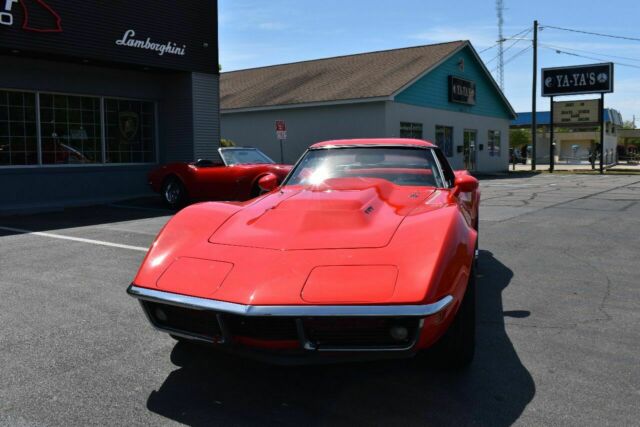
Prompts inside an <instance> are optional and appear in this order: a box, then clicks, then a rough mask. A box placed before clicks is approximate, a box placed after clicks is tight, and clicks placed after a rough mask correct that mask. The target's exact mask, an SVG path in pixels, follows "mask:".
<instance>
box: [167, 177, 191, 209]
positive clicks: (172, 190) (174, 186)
mask: <svg viewBox="0 0 640 427" xmlns="http://www.w3.org/2000/svg"><path fill="white" fill-rule="evenodd" d="M161 194H162V198H163V200H164V202H165V203H166V204H167V205H168V206H169V207H171V208H173V209H178V208H181V207H182V206H184V205H185V204H186V202H187V191H186V189H185V188H184V184H182V182H181V181H180V180H179V179H178V178H176V177H174V176H171V177H169V178H167V179H166V180H165V181H164V184H162V193H161Z"/></svg>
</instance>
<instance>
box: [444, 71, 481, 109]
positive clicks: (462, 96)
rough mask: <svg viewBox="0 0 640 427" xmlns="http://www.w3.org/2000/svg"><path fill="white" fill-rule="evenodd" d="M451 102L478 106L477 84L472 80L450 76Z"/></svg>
mask: <svg viewBox="0 0 640 427" xmlns="http://www.w3.org/2000/svg"><path fill="white" fill-rule="evenodd" d="M449 102H457V103H459V104H467V105H475V104H476V83H475V82H473V81H471V80H465V79H461V78H459V77H455V76H449Z"/></svg>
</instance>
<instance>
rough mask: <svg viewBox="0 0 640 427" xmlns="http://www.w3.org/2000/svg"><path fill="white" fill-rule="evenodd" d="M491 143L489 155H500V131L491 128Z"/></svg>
mask: <svg viewBox="0 0 640 427" xmlns="http://www.w3.org/2000/svg"><path fill="white" fill-rule="evenodd" d="M487 143H488V145H489V155H490V156H496V157H500V131H499V130H490V131H489V138H488V141H487Z"/></svg>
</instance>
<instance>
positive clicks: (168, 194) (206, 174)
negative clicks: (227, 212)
mask: <svg viewBox="0 0 640 427" xmlns="http://www.w3.org/2000/svg"><path fill="white" fill-rule="evenodd" d="M218 152H219V153H220V158H221V159H222V163H215V162H213V161H211V160H198V161H196V162H192V163H185V162H178V163H170V164H168V165H163V166H161V167H159V168H157V169H155V170H153V171H151V172H150V173H149V185H150V186H151V188H152V189H153V191H155V192H156V193H160V195H161V196H162V198H163V200H164V201H165V203H166V204H167V205H169V206H170V207H172V208H178V207H182V206H184V205H185V204H187V203H188V202H190V201H201V200H248V199H251V198H253V197H256V196H258V195H260V192H261V189H260V183H261V180H263V181H268V180H270V179H274V178H275V180H276V181H277V182H282V180H283V179H284V178H285V177H286V176H287V174H288V173H289V171H290V170H291V166H290V165H277V164H275V162H274V161H273V160H271V159H270V158H269V157H268V156H267V155H266V154H264V153H263V152H262V151H260V150H258V149H257V148H249V147H229V148H219V149H218Z"/></svg>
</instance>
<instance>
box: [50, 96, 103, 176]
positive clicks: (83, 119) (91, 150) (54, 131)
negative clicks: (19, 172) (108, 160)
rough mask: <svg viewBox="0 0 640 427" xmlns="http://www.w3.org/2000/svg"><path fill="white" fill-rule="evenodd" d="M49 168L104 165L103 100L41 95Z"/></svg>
mask: <svg viewBox="0 0 640 427" xmlns="http://www.w3.org/2000/svg"><path fill="white" fill-rule="evenodd" d="M40 135H41V141H42V163H43V164H45V165H57V164H79V163H102V132H101V126H100V98H97V97H85V96H69V95H52V94H44V93H43V94H40Z"/></svg>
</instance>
